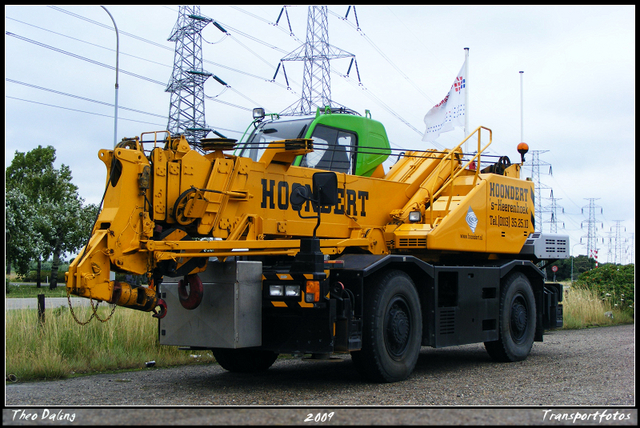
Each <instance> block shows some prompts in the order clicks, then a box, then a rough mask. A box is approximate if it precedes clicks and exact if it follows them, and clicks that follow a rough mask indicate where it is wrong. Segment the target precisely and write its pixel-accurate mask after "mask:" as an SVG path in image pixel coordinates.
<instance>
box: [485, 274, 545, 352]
mask: <svg viewBox="0 0 640 428" xmlns="http://www.w3.org/2000/svg"><path fill="white" fill-rule="evenodd" d="M499 321H500V322H499V332H498V334H499V339H498V340H496V341H494V342H485V343H484V346H485V349H486V350H487V352H488V353H489V355H490V356H491V357H492V358H493V359H494V360H496V361H506V362H510V361H522V360H524V359H525V358H527V356H528V355H529V353H530V352H531V347H532V346H533V339H534V335H535V331H536V303H535V298H534V296H533V291H532V289H531V283H530V282H529V279H528V278H527V277H526V276H525V275H524V274H523V273H520V272H514V273H512V274H511V275H509V276H508V277H507V279H506V280H505V282H504V284H503V288H502V294H501V298H500V319H499Z"/></svg>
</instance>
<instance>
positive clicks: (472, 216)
mask: <svg viewBox="0 0 640 428" xmlns="http://www.w3.org/2000/svg"><path fill="white" fill-rule="evenodd" d="M466 220H467V224H468V225H469V228H470V229H471V233H476V227H477V226H478V217H476V213H474V212H473V210H472V209H471V207H469V211H467V217H466Z"/></svg>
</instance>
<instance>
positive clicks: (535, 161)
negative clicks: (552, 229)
mask: <svg viewBox="0 0 640 428" xmlns="http://www.w3.org/2000/svg"><path fill="white" fill-rule="evenodd" d="M548 151H549V150H532V151H531V156H532V160H531V180H533V183H534V186H535V187H534V188H535V192H536V193H535V200H534V210H535V212H536V224H535V231H536V232H542V213H543V210H542V190H543V189H550V187H549V186H547V185H545V184H542V183H541V182H540V166H541V165H549V174H551V164H549V163H548V162H543V161H540V155H541V154H542V153H546V152H548ZM545 212H546V211H545Z"/></svg>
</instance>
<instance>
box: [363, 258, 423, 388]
mask: <svg viewBox="0 0 640 428" xmlns="http://www.w3.org/2000/svg"><path fill="white" fill-rule="evenodd" d="M364 293H365V298H364V301H365V305H364V310H363V311H364V314H363V331H362V349H361V350H360V351H354V352H352V353H351V359H352V360H353V362H354V364H355V366H356V368H357V370H358V371H359V372H360V373H361V374H362V375H363V376H365V377H366V378H367V379H369V380H372V381H374V382H397V381H401V380H404V379H406V378H407V377H408V376H409V375H410V374H411V372H412V371H413V369H414V367H415V365H416V362H417V361H418V356H419V355H420V346H421V343H422V314H421V311H420V299H419V296H418V292H417V291H416V288H415V286H414V284H413V281H412V280H411V278H410V277H409V276H408V275H407V274H406V273H404V272H402V271H398V270H390V271H387V272H385V273H383V274H382V275H381V276H379V277H377V278H375V279H374V280H373V281H372V282H371V283H370V284H368V285H367V287H366V288H365V291H364Z"/></svg>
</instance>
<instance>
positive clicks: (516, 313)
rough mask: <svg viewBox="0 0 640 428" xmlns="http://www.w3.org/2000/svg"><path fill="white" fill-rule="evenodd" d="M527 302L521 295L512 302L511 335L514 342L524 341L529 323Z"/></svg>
mask: <svg viewBox="0 0 640 428" xmlns="http://www.w3.org/2000/svg"><path fill="white" fill-rule="evenodd" d="M528 321H529V313H528V308H527V302H526V301H525V299H524V297H523V296H521V295H518V296H516V297H515V298H514V299H513V302H512V303H511V322H510V325H511V337H512V338H513V340H514V342H516V343H522V342H523V340H524V338H525V335H526V333H527V327H528V324H529V322H528Z"/></svg>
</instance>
